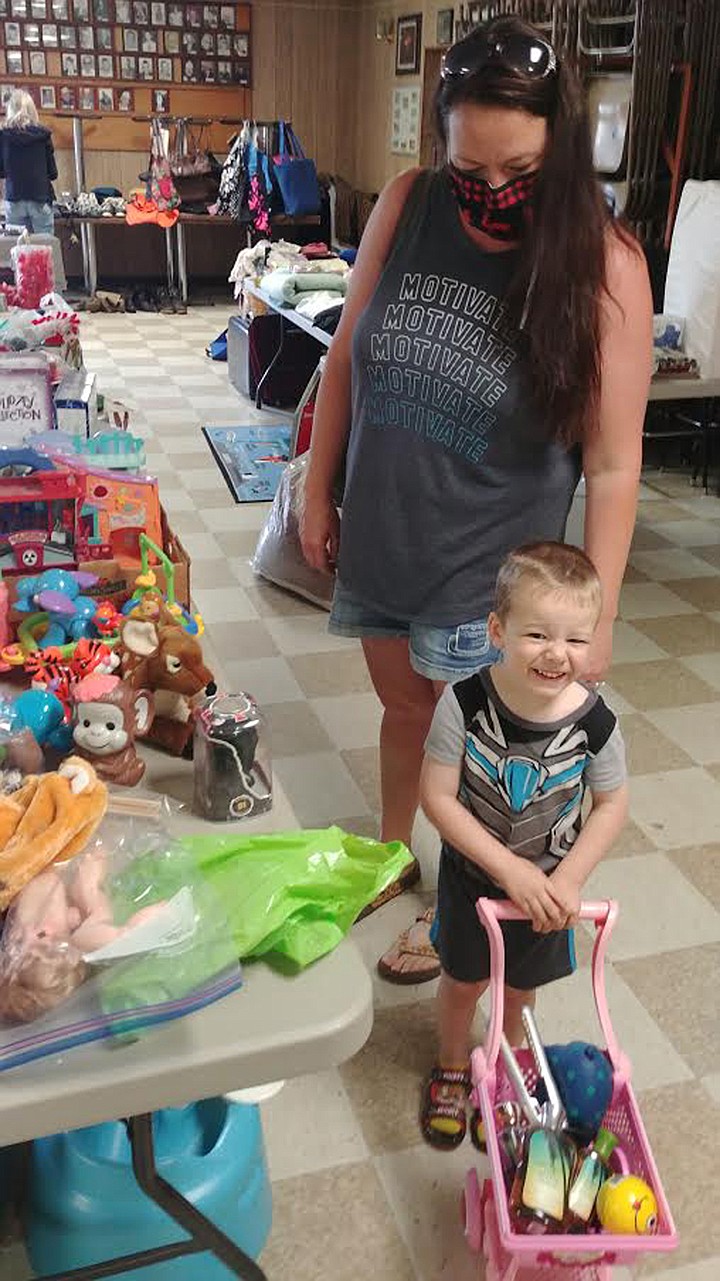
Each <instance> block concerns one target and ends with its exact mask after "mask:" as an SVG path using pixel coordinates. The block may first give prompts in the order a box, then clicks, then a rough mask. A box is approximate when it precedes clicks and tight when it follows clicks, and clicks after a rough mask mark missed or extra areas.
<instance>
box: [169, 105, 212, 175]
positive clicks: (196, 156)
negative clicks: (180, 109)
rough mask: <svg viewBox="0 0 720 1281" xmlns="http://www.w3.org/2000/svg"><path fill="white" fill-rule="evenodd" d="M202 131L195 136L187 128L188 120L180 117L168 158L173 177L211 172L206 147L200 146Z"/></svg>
mask: <svg viewBox="0 0 720 1281" xmlns="http://www.w3.org/2000/svg"><path fill="white" fill-rule="evenodd" d="M202 139H203V131H202V129H201V131H200V136H199V138H196V137H195V135H194V134H193V133H191V132H190V129H189V128H188V122H187V120H186V119H185V118H184V117H181V118H180V119H179V120H178V122H177V125H176V128H175V143H174V146H173V150H172V155H171V158H170V170H171V172H172V175H173V177H174V178H187V177H190V176H191V175H194V174H207V173H212V162H211V160H210V156H209V155H208V152H207V148H206V147H203V146H202Z"/></svg>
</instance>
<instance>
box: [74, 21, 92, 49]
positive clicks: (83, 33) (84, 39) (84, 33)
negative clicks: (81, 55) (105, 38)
mask: <svg viewBox="0 0 720 1281" xmlns="http://www.w3.org/2000/svg"><path fill="white" fill-rule="evenodd" d="M77 33H78V45H79V46H80V48H81V49H84V50H85V52H87V51H88V50H89V49H94V48H95V28H94V27H78V29H77Z"/></svg>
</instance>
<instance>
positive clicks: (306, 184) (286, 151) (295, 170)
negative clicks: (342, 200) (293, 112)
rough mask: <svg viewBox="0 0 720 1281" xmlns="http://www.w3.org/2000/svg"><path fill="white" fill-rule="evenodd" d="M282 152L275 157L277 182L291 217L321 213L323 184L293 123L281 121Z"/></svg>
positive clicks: (279, 128)
mask: <svg viewBox="0 0 720 1281" xmlns="http://www.w3.org/2000/svg"><path fill="white" fill-rule="evenodd" d="M278 130H279V151H278V154H277V155H276V156H273V164H274V166H275V169H274V176H275V181H276V183H277V185H278V187H279V188H280V194H281V196H282V199H283V205H284V206H285V213H286V214H288V215H290V216H292V217H301V216H302V215H303V214H317V213H320V184H319V183H318V176H317V170H316V168H315V161H314V160H308V159H307V157H306V155H305V152H304V151H303V149H302V147H301V146H300V143H299V141H298V139H297V137H296V135H295V132H294V130H293V128H292V125H290V124H288V123H287V122H286V121H285V120H280V121H279V122H278Z"/></svg>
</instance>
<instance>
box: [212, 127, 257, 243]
mask: <svg viewBox="0 0 720 1281" xmlns="http://www.w3.org/2000/svg"><path fill="white" fill-rule="evenodd" d="M249 143H250V121H249V120H245V121H243V126H242V129H241V130H240V133H239V134H237V136H236V137H235V140H234V141H233V142H232V143H231V146H230V150H229V151H228V154H227V156H226V157H225V164H224V165H223V167H222V172H221V174H220V191H219V193H218V201H217V211H218V213H221V214H228V215H229V216H230V217H231V218H237V219H238V220H239V219H240V218H241V216H242V211H243V207H244V205H245V197H246V193H247V187H248V175H247V170H246V167H245V155H246V151H247V148H248V146H249Z"/></svg>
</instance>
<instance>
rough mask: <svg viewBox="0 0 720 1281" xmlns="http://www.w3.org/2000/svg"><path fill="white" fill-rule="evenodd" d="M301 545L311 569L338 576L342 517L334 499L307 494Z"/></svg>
mask: <svg viewBox="0 0 720 1281" xmlns="http://www.w3.org/2000/svg"><path fill="white" fill-rule="evenodd" d="M300 542H301V544H302V549H303V555H304V557H305V559H306V561H307V563H308V565H311V566H312V568H313V569H319V570H321V571H322V573H324V574H333V573H334V572H335V563H336V561H337V554H338V547H339V545H340V517H339V516H338V514H337V509H336V507H335V504H334V503H333V502H332V500H331V499H329V498H317V497H314V496H313V495H309V494H308V493H307V492H306V493H305V497H304V500H303V504H302V510H301V514H300Z"/></svg>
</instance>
